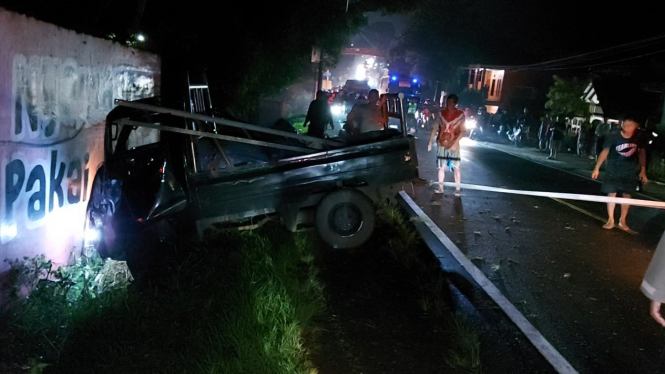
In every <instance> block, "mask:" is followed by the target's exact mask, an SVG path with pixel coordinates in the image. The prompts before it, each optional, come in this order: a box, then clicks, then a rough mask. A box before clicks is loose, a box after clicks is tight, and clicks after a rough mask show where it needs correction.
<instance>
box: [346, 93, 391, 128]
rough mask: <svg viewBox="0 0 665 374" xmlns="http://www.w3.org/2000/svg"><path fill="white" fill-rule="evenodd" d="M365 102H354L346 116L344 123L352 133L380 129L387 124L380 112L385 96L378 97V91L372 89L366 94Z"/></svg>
mask: <svg viewBox="0 0 665 374" xmlns="http://www.w3.org/2000/svg"><path fill="white" fill-rule="evenodd" d="M367 100H368V101H369V102H368V103H366V104H356V105H355V106H354V107H353V109H351V112H350V113H349V115H348V116H346V125H347V127H348V129H349V130H350V131H349V132H351V133H352V134H362V133H366V132H370V131H381V130H384V129H385V128H386V126H387V124H386V123H385V122H386V120H385V118H384V117H383V115H382V114H381V106H383V104H384V103H385V97H384V99H383V100H381V99H380V96H379V91H378V90H375V89H372V90H370V91H369V94H368V95H367Z"/></svg>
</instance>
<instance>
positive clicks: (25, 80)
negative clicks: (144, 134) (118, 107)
mask: <svg viewBox="0 0 665 374" xmlns="http://www.w3.org/2000/svg"><path fill="white" fill-rule="evenodd" d="M154 76H155V74H154V72H152V71H150V70H149V69H141V68H136V67H132V66H108V65H107V66H95V67H90V66H82V65H79V64H78V63H77V62H76V61H74V60H72V59H65V60H61V59H58V58H52V57H44V56H31V57H30V58H26V57H25V56H23V55H17V56H15V57H14V60H13V70H12V79H13V83H12V97H11V99H12V108H11V113H12V114H11V122H10V126H9V129H8V130H10V131H4V129H3V131H1V132H0V134H2V137H0V151H1V150H2V148H4V152H2V153H3V154H2V160H1V162H2V164H1V165H0V166H1V167H0V172H1V173H2V174H1V177H0V181H2V182H0V184H2V185H0V191H1V192H2V195H1V199H0V206H1V209H0V214H1V216H0V243H1V244H6V243H10V242H12V241H14V240H20V239H21V237H22V236H23V237H26V236H28V235H29V231H30V230H34V229H36V228H39V227H42V226H44V224H45V222H47V221H48V219H49V217H58V218H57V219H67V220H68V221H71V220H73V221H75V222H73V223H72V222H68V224H69V225H70V226H71V227H72V228H79V226H80V228H82V223H83V219H84V214H83V212H85V206H84V205H85V204H82V202H85V201H86V198H87V194H88V191H89V188H90V183H91V180H92V178H94V173H95V171H96V168H97V166H98V165H99V163H100V162H101V161H102V158H103V131H102V129H103V123H104V118H105V116H106V114H108V112H109V111H110V110H111V109H113V107H114V104H113V100H114V99H124V100H136V99H140V98H145V97H150V96H153V95H154V94H155V80H154ZM80 228H79V229H80ZM65 231H67V230H65ZM61 234H62V235H65V236H66V235H74V234H76V233H74V232H72V233H61ZM54 244H55V243H54Z"/></svg>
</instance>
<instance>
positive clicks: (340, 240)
mask: <svg viewBox="0 0 665 374" xmlns="http://www.w3.org/2000/svg"><path fill="white" fill-rule="evenodd" d="M375 223H376V214H375V211H374V205H373V204H372V200H370V199H369V198H368V197H367V196H366V195H365V194H363V193H362V192H360V191H357V190H353V189H341V190H337V191H334V192H331V193H329V194H328V195H326V196H325V197H324V198H323V199H322V200H321V202H320V203H319V205H318V207H317V208H316V230H317V231H318V233H319V236H320V237H321V239H323V241H325V242H326V243H327V244H329V245H330V246H331V247H333V248H335V249H350V248H356V247H359V246H361V245H363V244H365V242H366V241H367V240H368V239H369V238H370V236H372V233H373V232H374V225H375Z"/></svg>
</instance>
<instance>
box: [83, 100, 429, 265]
mask: <svg viewBox="0 0 665 374" xmlns="http://www.w3.org/2000/svg"><path fill="white" fill-rule="evenodd" d="M385 96H386V100H385V104H383V107H382V113H383V115H384V117H385V123H386V126H385V129H384V130H381V131H374V132H370V133H365V134H361V135H354V136H346V135H345V133H343V132H340V135H339V136H337V137H335V138H327V139H318V138H312V137H308V136H305V135H299V134H297V133H295V132H292V131H284V129H286V130H288V126H287V127H286V128H284V127H275V128H267V127H261V126H255V125H250V124H246V123H241V122H237V121H231V120H228V119H225V118H222V117H219V116H216V115H215V114H214V113H210V112H209V111H208V112H206V114H201V112H200V111H198V110H197V109H196V108H195V107H196V106H197V105H194V104H191V103H185V104H183V103H179V105H178V104H177V103H171V105H168V104H167V103H164V102H162V100H161V99H160V98H159V97H156V98H149V99H143V100H138V101H132V102H125V101H119V100H116V104H118V106H117V107H116V108H114V109H113V110H112V111H111V112H110V113H109V114H108V116H107V118H106V127H105V135H104V162H103V164H102V165H101V166H100V167H99V169H98V171H97V174H96V177H95V179H94V181H93V185H92V190H91V196H90V199H89V202H88V207H87V210H86V220H85V227H84V230H85V235H84V237H85V239H84V244H83V248H84V253H83V255H86V254H90V253H91V252H89V251H91V250H94V251H96V252H98V253H99V254H100V255H102V256H103V257H113V258H123V257H125V255H127V253H128V251H132V250H139V249H138V248H134V247H136V246H137V244H136V243H138V241H137V239H136V235H140V234H141V233H143V232H146V230H149V229H150V227H154V226H155V225H156V224H158V223H162V224H163V223H168V224H169V225H171V224H172V225H179V227H188V228H189V229H190V230H196V231H197V232H198V234H199V235H203V233H204V231H205V229H206V228H208V227H210V226H211V225H213V224H224V225H227V226H228V225H237V226H242V227H244V228H253V227H257V226H259V225H260V224H261V223H262V222H265V220H267V219H268V220H279V221H280V222H281V223H282V224H283V225H285V226H286V228H288V229H289V230H291V231H296V230H301V229H311V228H312V227H315V228H316V231H317V232H318V234H319V235H320V237H321V238H322V240H323V241H324V242H325V243H327V244H328V245H330V246H331V247H333V248H340V249H345V248H354V247H358V246H361V245H362V244H363V243H365V242H366V241H367V240H368V239H369V237H370V236H371V235H372V232H373V231H374V226H375V204H374V202H376V201H379V200H383V199H385V198H393V197H394V196H395V194H396V193H397V192H398V191H399V190H401V189H402V188H403V186H409V183H410V182H411V181H413V180H415V179H416V178H417V177H418V160H417V157H416V151H415V147H414V138H413V137H411V136H409V135H407V132H406V124H405V120H404V116H405V113H404V110H403V103H402V99H403V95H402V94H399V95H396V94H386V95H385ZM173 107H180V108H185V110H175V109H171V108H173ZM282 124H283V123H282Z"/></svg>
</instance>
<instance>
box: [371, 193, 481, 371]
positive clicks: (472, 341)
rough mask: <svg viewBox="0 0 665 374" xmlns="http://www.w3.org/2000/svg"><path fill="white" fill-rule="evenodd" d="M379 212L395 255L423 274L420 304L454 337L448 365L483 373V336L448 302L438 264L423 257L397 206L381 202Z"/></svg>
mask: <svg viewBox="0 0 665 374" xmlns="http://www.w3.org/2000/svg"><path fill="white" fill-rule="evenodd" d="M378 212H379V217H380V218H381V220H382V221H384V222H385V223H387V224H388V225H389V226H391V229H393V230H394V232H395V235H393V236H392V237H391V238H390V239H389V240H388V243H389V247H388V248H389V250H390V253H391V255H392V256H393V258H394V259H395V260H397V261H399V262H400V263H402V264H403V265H404V266H405V267H407V268H409V269H411V268H414V269H418V271H419V272H420V273H421V274H423V276H422V277H421V279H420V280H419V282H418V293H419V295H420V297H419V299H418V304H419V306H420V307H421V309H422V310H423V312H425V313H426V314H428V315H430V316H431V317H432V319H433V320H434V323H435V324H437V325H441V326H442V327H443V329H444V330H446V331H448V333H449V336H450V337H451V346H450V348H449V349H448V350H447V351H446V352H445V358H446V362H447V364H448V366H449V367H450V369H453V370H454V371H455V372H460V373H472V374H480V373H482V362H481V358H480V336H479V334H478V332H477V331H476V330H475V329H474V328H473V327H471V325H470V324H469V323H468V322H467V321H466V320H465V318H464V316H463V315H461V314H459V313H454V312H453V310H452V309H451V308H450V307H449V305H448V304H447V302H446V299H445V296H444V295H445V294H446V292H447V290H446V288H447V287H448V284H447V280H446V277H445V275H444V274H443V273H442V272H441V269H440V267H439V264H438V263H431V262H429V261H427V260H425V259H423V256H422V251H421V250H422V249H423V247H424V246H425V244H424V243H423V242H422V240H421V238H420V236H419V235H418V233H417V232H416V230H415V228H414V227H413V225H412V224H411V222H410V221H409V220H408V219H407V218H406V216H405V215H404V213H403V212H402V210H401V209H400V208H399V207H398V206H397V205H394V204H382V205H380V206H379V209H378Z"/></svg>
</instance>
